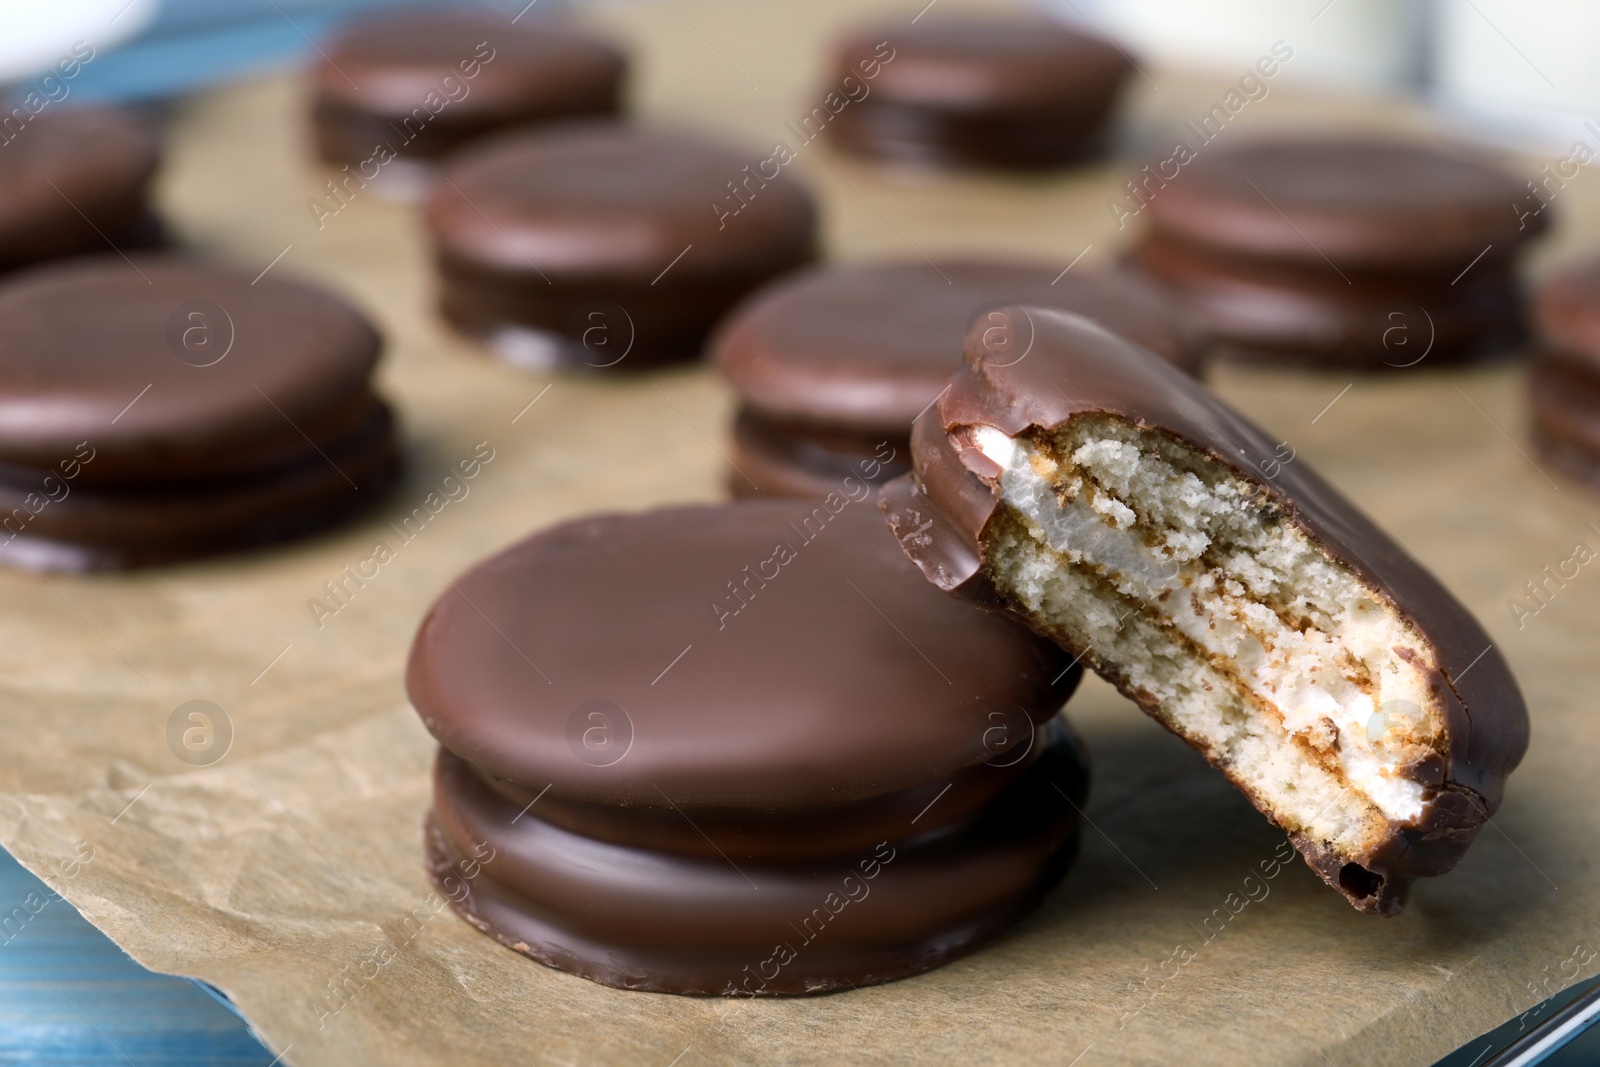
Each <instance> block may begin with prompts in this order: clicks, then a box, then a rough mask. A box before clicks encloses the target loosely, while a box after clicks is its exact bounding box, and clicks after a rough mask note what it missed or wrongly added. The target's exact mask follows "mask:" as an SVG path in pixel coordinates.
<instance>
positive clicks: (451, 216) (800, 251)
mask: <svg viewBox="0 0 1600 1067" xmlns="http://www.w3.org/2000/svg"><path fill="white" fill-rule="evenodd" d="M767 162H768V161H767V160H766V158H765V157H764V156H762V155H761V154H759V153H754V152H749V153H747V152H743V151H740V150H739V149H736V148H731V147H727V146H724V145H722V144H720V143H716V142H712V141H709V140H706V139H704V138H702V137H700V136H698V135H694V134H689V133H685V132H679V131H671V130H664V129H645V128H634V127H625V126H617V125H600V124H574V125H571V126H566V127H563V128H561V129H560V130H558V131H551V132H547V133H527V132H513V133H508V134H504V135H501V136H498V137H494V138H490V139H488V140H487V141H484V142H481V143H479V144H477V145H474V146H473V147H471V148H469V149H466V150H464V151H463V152H461V153H460V154H458V155H457V156H455V157H453V158H452V160H451V162H450V164H449V165H448V167H447V168H446V169H445V171H444V177H445V178H446V179H447V181H444V182H442V183H441V184H440V185H439V186H438V187H437V188H436V189H435V191H434V193H433V194H432V196H431V197H430V199H429V201H428V205H427V221H428V227H429V230H430V232H431V234H432V237H433V241H434V246H435V252H436V256H437V260H438V265H439V270H440V276H441V280H442V281H443V283H444V284H443V287H442V293H441V308H442V310H443V312H444V314H445V317H446V318H448V319H449V320H450V321H451V322H453V323H454V324H456V325H457V326H458V327H460V328H462V329H463V330H465V331H467V332H469V333H474V334H479V335H483V336H492V335H493V334H494V333H495V331H496V330H497V329H498V328H501V327H506V326H511V327H523V328H527V329H532V330H541V331H546V332H548V333H550V334H553V335H556V336H558V337H564V338H566V339H567V340H568V342H569V345H570V347H571V348H572V349H573V350H574V351H573V353H572V354H571V356H570V357H568V356H558V357H557V358H556V360H555V361H556V362H569V363H572V364H583V363H587V364H589V365H590V366H594V367H602V366H608V365H617V366H621V367H623V368H625V369H626V368H631V367H633V366H636V365H641V364H648V363H652V362H661V361H662V360H663V359H670V358H683V357H686V356H691V355H694V354H695V353H696V352H697V350H698V347H699V345H700V343H701V341H702V340H703V339H704V337H705V334H706V331H707V330H709V329H710V328H711V325H712V323H713V322H714V321H715V320H716V319H717V317H718V316H720V315H721V314H722V313H723V312H724V311H726V310H727V309H728V308H729V307H730V306H732V305H733V304H734V303H735V302H737V301H738V300H739V299H740V298H741V297H743V296H744V295H745V294H746V293H748V292H750V291H751V290H752V289H754V288H756V287H757V286H759V285H761V284H762V283H763V282H765V281H767V280H768V279H770V278H772V277H774V276H775V275H777V274H781V273H783V272H784V271H787V270H791V269H793V268H795V267H798V266H801V265H803V264H805V263H807V262H809V261H810V260H811V259H812V258H813V257H814V255H815V232H814V231H815V223H816V209H815V207H814V205H813V203H812V201H811V198H810V196H809V195H808V194H807V193H806V192H805V191H804V190H803V189H802V188H801V187H800V186H799V185H798V184H797V183H796V182H794V181H793V180H792V179H791V178H789V177H788V176H787V174H785V173H784V172H782V171H781V169H779V168H778V166H777V164H772V165H771V166H770V167H767V166H765V165H764V164H766V163H767ZM764 175H765V176H764ZM735 189H737V190H739V192H738V193H737V194H736V192H735ZM596 316H599V317H598V318H596ZM596 329H599V330H601V331H602V332H603V334H604V337H605V346H609V347H605V346H601V347H596V345H594V344H593V343H592V341H593V339H594V337H595V336H596V335H595V330H596ZM619 349H620V351H621V353H626V354H619V355H617V356H615V357H613V356H612V354H611V353H612V352H613V351H617V350H619ZM585 350H588V352H587V357H593V358H587V357H586V355H585ZM613 360H614V362H613Z"/></svg>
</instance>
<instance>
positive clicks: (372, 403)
mask: <svg viewBox="0 0 1600 1067" xmlns="http://www.w3.org/2000/svg"><path fill="white" fill-rule="evenodd" d="M380 343H381V342H380V339H379V337H378V334H377V332H376V331H375V330H374V329H373V328H372V326H371V324H370V323H369V322H368V321H367V320H366V319H365V318H364V317H363V316H361V315H360V314H359V313H358V312H357V311H355V310H354V309H353V308H351V307H350V306H349V305H347V304H345V303H344V302H343V301H341V300H339V299H338V298H336V297H334V296H332V295H331V294H329V293H326V292H324V291H322V290H320V289H316V288H313V287H311V286H307V285H303V284H300V283H297V282H291V281H287V280H284V279H282V278H262V279H259V280H257V281H255V282H254V284H252V279H251V278H250V277H249V276H248V275H245V274H243V273H240V272H235V271H234V270H232V269H231V268H226V267H219V266H214V265H207V264H200V263H190V262H183V261H180V260H174V259H162V258H142V259H137V260H135V261H134V262H133V265H131V266H130V264H129V263H128V262H126V261H124V260H123V259H122V258H121V257H117V258H114V259H107V258H99V259H93V260H82V261H76V262H73V263H64V264H60V265H51V266H47V267H41V268H37V269H35V270H32V271H29V272H27V273H25V274H19V275H16V276H14V277H13V278H12V279H10V280H8V281H7V282H6V283H4V284H3V285H0V513H3V514H0V541H3V543H0V555H3V556H4V558H6V559H7V560H8V561H10V562H13V563H18V564H21V565H24V566H37V567H44V568H65V569H98V568H106V567H131V566H141V565H147V564H154V563H166V562H173V561H176V560H181V559H187V558H192V557H196V556H201V555H207V554H210V553H212V552H217V551H223V550H230V549H237V548H246V547H252V546H255V545H259V544H263V543H266V542H270V541H275V540H279V539H281V538H283V537H287V536H291V535H294V534H299V533H303V532H306V531H309V530H312V529H315V528H318V527H321V526H325V525H327V524H329V523H331V522H333V521H336V520H338V519H340V518H343V517H344V516H346V515H348V514H350V513H352V512H353V511H354V510H357V509H358V508H359V507H362V506H364V505H366V504H369V503H372V502H375V501H376V500H377V499H379V498H380V496H381V494H382V492H383V491H384V490H386V489H387V488H388V487H389V486H390V485H391V484H392V483H393V482H394V480H395V477H396V475H397V473H398V455H397V452H396V449H395V443H394V427H393V419H392V417H391V415H390V413H389V410H388V408H387V407H386V406H385V405H384V403H383V402H382V401H381V400H379V399H378V398H377V397H376V396H375V395H374V394H373V393H372V391H371V389H370V386H369V378H370V376H371V373H372V369H373V367H374V364H375V363H376V360H377V356H378V350H379V347H380Z"/></svg>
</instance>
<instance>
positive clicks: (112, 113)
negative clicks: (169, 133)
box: [0, 107, 160, 270]
mask: <svg viewBox="0 0 1600 1067" xmlns="http://www.w3.org/2000/svg"><path fill="white" fill-rule="evenodd" d="M18 110H22V109H21V108H19V109H18ZM5 132H6V140H5V143H4V145H3V146H0V270H4V269H10V268H14V267H19V266H23V265H26V264H29V263H34V262H37V261H39V260H43V259H50V258H53V257H56V256H64V255H77V254H82V253H88V252H105V253H110V252H111V251H112V247H111V246H110V245H109V244H107V239H108V237H107V235H109V236H110V239H112V240H116V241H117V242H118V246H119V247H122V246H123V241H122V238H123V237H124V235H128V236H136V235H135V234H133V233H132V231H133V230H135V229H136V228H137V227H138V226H139V224H140V223H141V222H142V221H144V220H145V218H146V211H147V204H146V197H147V193H148V189H149V185H150V180H151V178H152V177H153V176H154V174H155V171H156V166H157V163H158V162H159V159H160V145H159V143H158V142H157V140H156V137H155V134H154V132H153V131H152V130H151V129H150V127H149V125H148V124H147V123H145V122H144V120H143V119H141V118H140V117H139V116H138V115H136V114H134V113H132V112H129V111H123V110H121V109H117V108H101V107H94V108H70V107H69V108H65V109H60V110H58V109H56V108H49V109H47V110H44V111H41V112H39V113H38V114H37V115H35V116H33V117H32V118H30V119H29V120H28V122H27V124H26V125H24V126H20V127H18V126H16V125H15V124H14V123H12V124H9V125H8V126H7V127H6V131H5Z"/></svg>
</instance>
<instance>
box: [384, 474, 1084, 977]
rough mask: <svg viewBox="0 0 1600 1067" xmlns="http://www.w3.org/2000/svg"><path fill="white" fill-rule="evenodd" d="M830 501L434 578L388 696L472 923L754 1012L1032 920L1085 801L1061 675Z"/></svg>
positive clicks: (1059, 663)
mask: <svg viewBox="0 0 1600 1067" xmlns="http://www.w3.org/2000/svg"><path fill="white" fill-rule="evenodd" d="M834 507H835V508H836V509H837V510H832V509H830V508H829V507H828V506H827V505H817V506H815V507H813V506H812V505H809V504H805V503H801V502H796V501H757V502H745V503H740V504H732V505H723V506H719V507H685V508H673V509H667V510H662V511H655V512H650V513H646V514H642V515H633V516H608V517H602V518H593V519H585V520H579V521H576V522H571V523H567V524H565V525H562V526H558V527H555V528H553V529H551V530H547V531H545V532H543V533H540V534H536V535H534V536H533V537H531V538H529V539H528V540H526V541H523V542H522V543H520V544H518V545H515V546H513V547H512V548H510V549H508V550H507V551H506V552H504V553H502V554H501V555H499V556H496V557H494V558H492V559H490V560H488V561H486V562H485V563H482V564H480V565H479V566H478V567H477V568H475V569H474V570H472V571H470V572H468V573H467V574H466V575H463V576H462V577H461V578H459V579H457V580H456V581H455V582H453V583H452V584H451V588H450V590H449V591H448V592H446V593H445V594H444V595H443V596H442V597H441V598H440V599H439V601H438V602H437V603H436V604H435V605H434V607H433V609H432V610H431V611H430V612H429V613H428V615H427V617H426V618H425V619H424V620H423V623H422V626H421V628H420V629H419V631H418V634H417V638H416V641H415V643H414V645H413V647H412V653H411V659H410V664H409V667H408V672H407V689H408V691H409V693H410V695H411V699H412V703H413V704H414V705H415V706H416V708H417V711H418V712H419V714H420V715H421V716H422V718H423V722H424V723H425V724H426V725H427V727H428V729H429V730H430V731H431V732H432V733H433V734H434V736H436V737H437V738H439V740H440V742H441V744H442V745H443V750H442V751H441V753H440V756H439V762H438V766H437V770H436V776H435V790H434V811H433V814H432V815H431V817H430V823H429V834H428V843H427V849H428V862H429V868H430V872H431V874H432V876H433V878H434V880H435V883H436V885H438V886H439V888H440V890H441V892H443V893H444V894H445V895H446V896H448V897H449V898H450V899H451V901H452V903H454V904H455V905H456V907H457V908H458V910H460V911H461V912H462V914H463V915H465V916H466V917H467V918H468V919H469V921H471V922H473V923H474V925H477V926H478V927H479V928H480V929H483V930H485V931H486V932H488V933H491V934H492V935H493V936H495V937H496V938H498V939H499V940H500V941H502V942H503V943H505V944H507V945H510V946H511V947H513V948H516V949H517V950H519V951H522V952H526V953H528V954H529V955H531V956H533V957H535V958H536V959H540V960H543V961H544V962H546V963H550V964H552V965H554V966H557V967H561V968H563V969H565V970H570V971H573V972H575V973H577V974H581V975H584V976H585V977H588V978H592V979H594V980H596V981H600V982H605V983H607V984H611V985H617V986H622V987H625V988H633V989H650V990H657V991H663V992H676V993H703V994H735V993H741V992H742V993H747V994H750V995H754V994H757V993H763V994H765V993H814V992H823V991H826V990H829V989H834V988H840V987H844V986H846V985H850V984H854V985H857V986H859V985H862V984H864V983H872V982H882V981H887V980H889V979H892V978H897V977H900V976H902V975H906V974H912V973H915V972H917V971H921V970H925V969H927V968H929V967H932V966H935V965H937V964H939V963H941V962H943V961H944V960H946V959H948V958H950V957H952V956H954V955H957V954H959V953H962V952H965V951H967V950H969V949H970V948H971V947H973V946H974V945H975V944H977V943H978V942H979V941H981V940H983V939H985V938H987V937H990V936H992V935H993V934H995V933H997V932H998V931H999V930H1001V929H1003V928H1004V927H1005V926H1007V925H1009V924H1010V923H1012V922H1014V921H1015V920H1016V919H1017V918H1019V917H1020V916H1021V915H1023V914H1025V913H1026V912H1027V911H1028V910H1030V909H1031V908H1032V907H1033V906H1035V905H1036V904H1037V902H1038V901H1039V899H1040V898H1041V897H1042V895H1043V894H1044V892H1046V891H1047V890H1048V889H1049V887H1050V886H1051V885H1053V884H1054V883H1055V881H1056V880H1057V879H1059V877H1060V876H1061V874H1062V873H1063V872H1064V871H1065V869H1066V865H1067V863H1068V861H1069V860H1070V858H1071V855H1072V851H1073V846H1074V844H1075V837H1074V835H1075V831H1076V825H1077V809H1076V807H1075V805H1077V804H1080V803H1081V802H1082V800H1083V796H1084V792H1085V788H1086V771H1085V768H1084V764H1083V760H1082V756H1081V754H1080V752H1079V748H1078V745H1077V742H1076V739H1075V738H1074V737H1073V736H1072V734H1071V731H1070V728H1069V727H1068V726H1067V724H1066V722H1065V720H1064V719H1062V718H1060V717H1059V716H1058V715H1057V714H1056V710H1057V708H1059V707H1060V705H1061V703H1062V701H1064V700H1065V699H1066V697H1067V696H1068V695H1070V693H1071V691H1072V689H1073V688H1074V687H1075V685H1076V684H1077V681H1078V678H1079V676H1080V674H1081V671H1080V669H1079V668H1078V667H1077V666H1076V665H1075V664H1073V663H1072V661H1071V660H1070V659H1069V658H1068V657H1067V656H1066V655H1065V654H1064V653H1062V652H1061V651H1060V650H1059V649H1057V648H1056V647H1055V646H1054V645H1052V644H1050V643H1049V642H1046V641H1042V640H1040V639H1038V638H1036V637H1034V636H1033V635H1032V634H1030V633H1028V632H1027V630H1026V629H1025V628H1024V627H1021V626H1019V625H1018V624H1017V623H1015V622H1013V621H1011V620H1009V619H1006V618H1003V617H1001V616H998V615H994V614H991V613H988V612H983V611H979V610H977V609H975V608H972V607H971V606H969V605H965V604H962V603H960V602H959V601H956V600H954V599H952V598H949V597H945V596H943V595H942V594H940V593H939V592H938V591H937V590H934V589H933V588H931V587H930V586H929V585H928V583H927V582H925V581H924V580H923V579H922V577H921V576H920V575H919V574H918V573H917V572H916V569H915V568H913V567H912V566H910V565H909V564H908V563H907V562H906V560H905V558H904V556H902V555H901V554H900V552H899V550H898V549H897V548H896V546H895V544H894V540H893V538H892V537H890V536H889V535H888V533H887V531H885V530H884V528H883V524H882V519H881V517H880V516H879V514H878V512H877V509H876V508H874V507H873V506H872V503H871V501H870V500H869V499H867V498H866V497H865V496H863V497H862V498H861V499H856V500H847V499H845V498H843V497H839V498H836V500H835V504H834ZM808 523H809V524H810V526H809V527H808V526H807V525H806V524H808ZM780 544H788V545H790V546H792V549H791V551H790V552H788V553H776V554H775V550H774V546H775V545H780ZM763 558H775V559H776V558H782V559H785V560H786V562H782V563H775V564H774V568H775V569H773V570H770V571H765V572H763V570H762V569H761V568H760V566H759V561H760V560H762V559H763ZM747 562H748V563H752V564H754V566H752V567H751V569H750V571H748V572H746V571H744V570H743V565H744V564H745V563H747ZM736 568H737V569H736ZM762 573H767V574H768V575H769V576H768V577H765V578H762V577H761V576H760V575H761V574H762ZM747 575H753V577H748V576H747ZM736 578H737V579H743V580H744V581H745V584H744V585H743V586H742V589H743V592H744V595H745V599H744V601H743V602H742V604H741V601H740V600H738V599H735V598H734V597H733V595H732V594H731V593H730V592H729V590H728V587H727V583H728V582H729V581H730V580H731V579H736ZM719 600H725V603H722V604H721V606H720V607H718V606H717V605H718V603H719ZM734 607H736V608H737V611H733V610H732V609H733V608H734ZM602 632H603V636H604V639H603V640H597V639H596V637H597V635H599V634H601V633H602ZM597 731H598V734H597V733H596V732H597ZM474 861H479V862H478V863H476V864H475V863H474ZM480 867H481V869H480ZM463 876H465V877H463ZM452 879H454V881H452ZM463 886H465V889H464V890H462V887H463ZM852 887H858V888H852ZM457 890H462V891H459V892H458V891H457ZM845 896H851V897H853V898H854V899H852V900H850V901H848V902H846V901H844V899H843V898H844V897H845ZM819 907H820V908H824V909H825V910H824V911H823V912H822V913H820V915H818V916H817V917H816V918H813V914H814V913H813V909H814V908H819ZM808 921H809V922H810V924H811V925H809V926H808ZM791 923H794V924H796V925H794V926H791V925H790V924H791ZM822 927H825V930H823V931H822V932H821V933H820V934H818V933H817V932H816V930H817V929H820V928H822ZM813 942H814V943H813ZM782 943H791V944H792V947H793V949H794V950H795V951H794V955H795V956H796V958H795V959H792V960H789V961H786V962H785V963H784V964H783V965H782V966H781V967H775V968H773V969H772V971H773V972H774V973H765V974H758V973H757V972H758V971H760V970H761V969H762V968H761V967H760V965H761V964H762V963H763V962H764V961H766V960H767V959H768V958H769V957H771V956H772V955H773V954H774V952H775V951H777V950H776V949H775V946H776V945H778V944H782ZM747 972H748V973H747Z"/></svg>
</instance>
